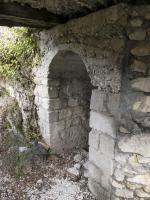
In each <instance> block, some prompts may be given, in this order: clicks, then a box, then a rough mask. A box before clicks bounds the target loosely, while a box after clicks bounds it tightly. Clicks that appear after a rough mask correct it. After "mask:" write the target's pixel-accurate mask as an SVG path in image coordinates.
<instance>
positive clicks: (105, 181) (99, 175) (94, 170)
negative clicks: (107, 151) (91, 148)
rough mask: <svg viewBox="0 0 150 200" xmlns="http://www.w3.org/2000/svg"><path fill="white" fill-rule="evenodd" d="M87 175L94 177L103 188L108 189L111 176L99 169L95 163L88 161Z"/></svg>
mask: <svg viewBox="0 0 150 200" xmlns="http://www.w3.org/2000/svg"><path fill="white" fill-rule="evenodd" d="M88 169H89V177H90V178H92V179H94V180H95V181H96V182H97V183H99V184H100V185H101V186H102V187H103V188H104V189H106V190H110V188H111V186H110V180H111V176H110V175H107V174H105V173H104V172H103V171H102V170H101V169H99V168H98V167H97V166H96V165H95V164H93V163H92V162H89V168H88Z"/></svg>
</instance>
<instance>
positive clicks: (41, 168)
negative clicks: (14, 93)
mask: <svg viewBox="0 0 150 200" xmlns="http://www.w3.org/2000/svg"><path fill="white" fill-rule="evenodd" d="M12 102H13V99H11V98H9V97H3V96H0V200H96V199H95V198H94V197H93V196H92V194H91V193H90V191H89V190H88V187H87V178H85V174H86V176H87V168H86V167H85V169H84V166H85V164H86V166H87V157H88V153H87V152H86V151H84V150H80V151H77V150H76V151H74V152H72V153H65V154H63V155H61V156H60V155H56V154H50V155H48V156H47V157H43V155H42V156H41V155H33V157H34V158H33V157H32V162H27V163H23V165H19V164H20V163H19V162H18V160H17V159H18V151H16V149H19V146H18V145H21V143H19V144H18V141H20V140H21V141H22V137H21V139H20V140H19V139H18V137H19V135H18V136H16V135H14V133H13V130H7V129H4V128H3V124H4V123H6V122H5V119H6V115H7V114H8V111H7V110H8V109H7V108H8V105H9V104H10V105H11V103H12ZM10 136H13V137H12V138H13V139H14V138H16V139H15V140H16V141H17V143H16V142H14V143H12V141H11V139H10V140H8V138H9V137H10ZM10 138H11V137H10ZM8 141H9V144H8ZM23 144H25V143H24V141H23V142H22V145H23ZM16 158H17V159H16ZM45 158H47V159H45ZM18 165H19V169H20V168H21V170H22V171H23V172H25V173H22V174H20V173H18V171H16V169H18V168H16V166H17V167H18ZM75 166H76V167H75ZM19 172H20V171H19ZM85 172H86V173H85Z"/></svg>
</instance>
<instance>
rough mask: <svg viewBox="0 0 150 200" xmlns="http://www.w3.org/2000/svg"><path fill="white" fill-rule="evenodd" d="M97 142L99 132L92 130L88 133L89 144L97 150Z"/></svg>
mask: <svg viewBox="0 0 150 200" xmlns="http://www.w3.org/2000/svg"><path fill="white" fill-rule="evenodd" d="M99 143H100V132H98V131H96V130H94V129H93V130H92V131H91V132H90V133H89V145H90V146H91V147H92V148H94V149H96V150H98V148H99Z"/></svg>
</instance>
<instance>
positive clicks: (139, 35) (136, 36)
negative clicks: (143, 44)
mask: <svg viewBox="0 0 150 200" xmlns="http://www.w3.org/2000/svg"><path fill="white" fill-rule="evenodd" d="M145 38H146V31H145V30H143V29H139V30H136V31H134V32H132V33H130V34H129V39H130V40H138V41H140V40H145Z"/></svg>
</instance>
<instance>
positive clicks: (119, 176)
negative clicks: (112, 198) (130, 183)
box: [114, 169, 125, 181]
mask: <svg viewBox="0 0 150 200" xmlns="http://www.w3.org/2000/svg"><path fill="white" fill-rule="evenodd" d="M124 176H125V175H124V172H123V170H121V169H116V170H115V173H114V177H115V179H116V180H117V181H123V180H124Z"/></svg>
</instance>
